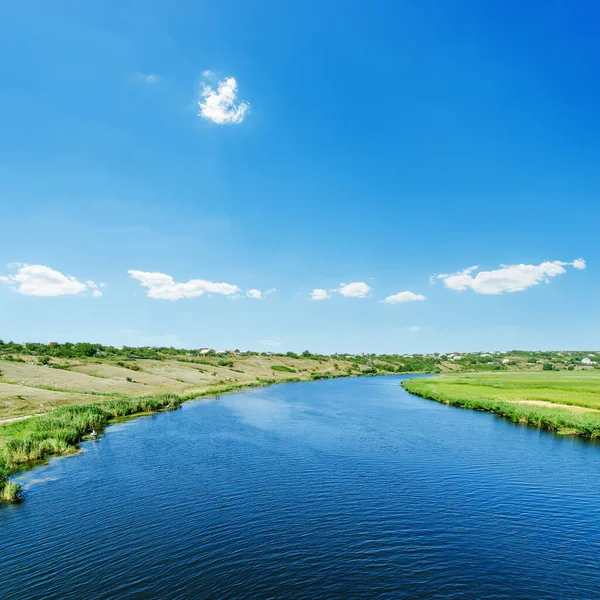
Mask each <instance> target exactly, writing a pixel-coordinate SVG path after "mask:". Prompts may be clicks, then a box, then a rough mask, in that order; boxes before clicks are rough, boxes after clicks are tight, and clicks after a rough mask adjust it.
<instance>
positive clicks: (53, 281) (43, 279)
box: [0, 264, 102, 298]
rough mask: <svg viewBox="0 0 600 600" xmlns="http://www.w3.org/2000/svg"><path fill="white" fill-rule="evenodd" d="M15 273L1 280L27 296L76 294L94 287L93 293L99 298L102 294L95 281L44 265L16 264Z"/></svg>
mask: <svg viewBox="0 0 600 600" xmlns="http://www.w3.org/2000/svg"><path fill="white" fill-rule="evenodd" d="M16 266H17V267H18V270H17V272H16V273H15V274H14V275H4V276H1V277H0V281H1V282H2V283H5V284H7V285H9V286H10V287H11V288H13V289H14V290H15V291H17V292H19V294H23V295H25V296H46V297H50V296H76V295H78V294H81V293H83V292H85V291H88V290H90V289H93V290H94V292H93V293H92V295H93V296H94V297H95V298H97V297H99V296H101V295H102V292H100V291H99V290H98V289H97V288H98V285H97V284H96V283H94V282H93V281H86V282H85V283H84V282H82V281H79V280H77V279H76V278H75V277H73V276H72V275H65V274H64V273H61V272H60V271H55V270H54V269H51V268H50V267H46V266H44V265H23V264H19V265H16Z"/></svg>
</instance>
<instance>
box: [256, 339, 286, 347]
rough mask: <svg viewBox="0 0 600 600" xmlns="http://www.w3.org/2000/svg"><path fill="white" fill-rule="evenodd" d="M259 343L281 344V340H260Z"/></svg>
mask: <svg viewBox="0 0 600 600" xmlns="http://www.w3.org/2000/svg"><path fill="white" fill-rule="evenodd" d="M259 344H262V345H263V346H281V342H277V341H275V340H260V342H259Z"/></svg>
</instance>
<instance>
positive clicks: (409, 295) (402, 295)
mask: <svg viewBox="0 0 600 600" xmlns="http://www.w3.org/2000/svg"><path fill="white" fill-rule="evenodd" d="M426 299H427V298H426V297H425V296H423V294H415V293H414V292H398V293H397V294H394V295H393V296H388V297H387V298H386V299H385V300H381V302H386V303H387V304H401V303H405V302H416V301H418V300H426Z"/></svg>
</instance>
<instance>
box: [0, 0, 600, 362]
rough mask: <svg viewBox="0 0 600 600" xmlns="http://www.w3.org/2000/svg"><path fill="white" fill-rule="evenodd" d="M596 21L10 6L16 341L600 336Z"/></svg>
mask: <svg viewBox="0 0 600 600" xmlns="http://www.w3.org/2000/svg"><path fill="white" fill-rule="evenodd" d="M599 17H600V11H599V9H598V8H597V7H596V6H595V5H594V3H591V2H569V3H567V2H566V1H565V2H553V3H546V2H529V3H526V5H523V3H522V2H515V1H507V2H502V3H481V2H467V1H450V2H446V1H445V2H441V1H438V2H433V1H423V0H420V1H419V2H416V1H415V2H409V1H407V2H391V1H390V2H383V1H376V2H372V3H365V2H351V1H344V2H333V1H332V2H312V1H303V2H275V1H271V2H264V1H260V0H258V1H256V2H241V1H240V2H232V1H227V0H224V1H219V2H169V3H167V2H127V1H123V0H122V1H119V2H110V1H106V2H102V3H89V2H88V3H82V2H74V1H70V2H66V1H57V2H52V3H48V2H43V1H35V2H34V1H27V0H24V1H23V2H18V3H16V2H7V1H4V2H1V1H0V52H1V53H2V56H4V57H5V58H6V57H9V59H8V60H3V61H1V62H0V77H1V80H2V94H0V134H1V135H0V205H1V208H2V213H1V216H0V240H1V242H2V243H1V244H0V278H1V279H0V338H3V339H14V340H16V341H33V340H36V341H53V340H55V341H66V340H73V341H76V340H89V341H98V342H102V343H107V344H115V345H118V344H144V345H145V344H150V345H176V346H186V347H194V346H211V347H215V348H230V347H239V348H245V349H257V350H261V349H262V350H303V349H305V348H308V349H311V350H313V351H322V352H335V351H340V352H343V351H349V352H433V351H452V350H462V351H468V350H476V349H510V348H530V349H535V348H593V347H597V346H598V343H597V340H598V336H599V334H600V325H599V323H598V319H597V313H598V311H597V299H598V292H599V289H600V285H599V280H598V271H597V267H596V265H597V264H598V258H599V256H598V255H599V253H600V250H599V248H598V243H597V231H598V213H599V209H598V191H599V189H600V169H599V168H598V167H599V166H600V164H599V163H600V151H599V147H598V139H599V138H600V111H599V110H598V92H599V91H600V83H599V82H598V76H597V74H598V68H599V64H598V63H599V62H600V58H599V57H600V40H599V39H598V36H597V23H598V18H599ZM219 86H220V87H219ZM199 102H200V103H201V105H199ZM576 259H584V261H585V263H584V262H583V261H577V262H574V261H576ZM567 263H569V264H567ZM475 265H477V266H478V269H474V270H471V271H465V269H469V268H470V267H473V266H475ZM502 265H507V266H509V267H510V268H508V269H505V268H503V267H502ZM519 265H520V266H519ZM584 266H585V268H583V267H584ZM457 273H460V275H454V274H457ZM440 274H442V275H451V277H434V278H433V279H431V278H432V276H438V275H440ZM169 278H172V279H169ZM431 281H434V282H435V284H432V283H431ZM186 282H187V283H186ZM101 284H105V285H101ZM177 284H184V285H177ZM220 284H226V285H224V286H223V285H220ZM343 284H355V285H353V286H350V287H344V286H343ZM367 288H368V289H367ZM249 290H258V291H259V292H260V294H261V296H262V298H260V299H259V298H256V297H249V296H248V292H249ZM272 290H275V291H272ZM313 290H323V291H318V292H315V293H314V294H313ZM201 292H202V293H201ZM267 292H269V293H267ZM404 292H410V294H409V295H406V294H404ZM398 294H401V295H399V296H397V295H398ZM250 295H251V296H257V295H258V294H257V292H255V291H253V292H250ZM149 296H150V297H149ZM313 296H314V297H316V298H317V297H321V298H323V299H320V300H319V299H311V298H312V297H313ZM390 297H391V299H390V300H388V301H387V302H385V301H384V300H385V299H386V298H390ZM423 297H424V299H423Z"/></svg>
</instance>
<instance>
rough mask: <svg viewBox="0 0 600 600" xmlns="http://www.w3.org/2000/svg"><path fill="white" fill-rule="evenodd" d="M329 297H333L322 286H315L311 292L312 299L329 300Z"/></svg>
mask: <svg viewBox="0 0 600 600" xmlns="http://www.w3.org/2000/svg"><path fill="white" fill-rule="evenodd" d="M329 298H331V295H330V294H328V293H327V290H322V289H320V288H315V289H314V290H313V291H312V292H311V293H310V299H311V300H329Z"/></svg>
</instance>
